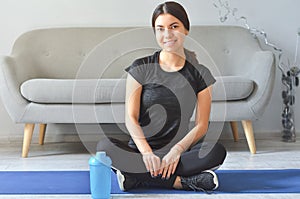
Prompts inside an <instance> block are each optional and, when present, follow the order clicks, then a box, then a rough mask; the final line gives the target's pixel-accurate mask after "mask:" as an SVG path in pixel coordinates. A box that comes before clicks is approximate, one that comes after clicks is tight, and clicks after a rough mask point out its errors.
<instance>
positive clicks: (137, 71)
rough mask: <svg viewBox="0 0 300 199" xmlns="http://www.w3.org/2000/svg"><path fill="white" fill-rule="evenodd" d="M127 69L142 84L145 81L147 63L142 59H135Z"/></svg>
mask: <svg viewBox="0 0 300 199" xmlns="http://www.w3.org/2000/svg"><path fill="white" fill-rule="evenodd" d="M125 71H126V72H128V73H129V74H130V75H131V76H132V77H133V78H134V79H135V80H136V81H137V82H139V83H140V84H141V85H143V84H144V83H145V76H146V65H145V64H144V63H142V62H141V61H140V60H135V61H134V62H133V63H132V64H131V65H130V66H129V67H127V68H125Z"/></svg>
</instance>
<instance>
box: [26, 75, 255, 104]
mask: <svg viewBox="0 0 300 199" xmlns="http://www.w3.org/2000/svg"><path fill="white" fill-rule="evenodd" d="M216 80H217V81H216V83H215V84H214V85H213V101H224V100H226V101H231V100H241V99H245V98H247V97H248V96H249V95H250V94H251V93H252V91H253V88H254V83H253V81H252V80H249V79H246V78H244V77H237V76H223V77H216ZM125 87H126V80H125V79H76V80H75V79H31V80H28V81H25V82H24V83H23V84H22V85H21V93H22V95H23V97H24V98H25V99H27V100H28V101H31V102H35V103H47V104H60V103H68V104H70V103H73V104H78V103H84V104H87V103H124V102H125Z"/></svg>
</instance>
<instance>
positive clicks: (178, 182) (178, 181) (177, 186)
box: [173, 176, 182, 189]
mask: <svg viewBox="0 0 300 199" xmlns="http://www.w3.org/2000/svg"><path fill="white" fill-rule="evenodd" d="M173 188H174V189H182V184H181V178H180V176H177V177H176V179H175V182H174V184H173Z"/></svg>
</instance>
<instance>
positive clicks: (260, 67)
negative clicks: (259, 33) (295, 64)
mask: <svg viewBox="0 0 300 199" xmlns="http://www.w3.org/2000/svg"><path fill="white" fill-rule="evenodd" d="M246 67H251V70H250V72H249V73H248V74H247V76H248V77H250V79H253V80H254V82H255V84H256V85H255V90H254V92H253V93H252V95H251V96H250V97H249V98H248V103H249V105H250V108H251V110H252V111H253V114H254V115H255V116H256V119H258V118H259V117H260V116H261V115H262V114H263V113H264V111H265V108H266V106H267V104H268V103H269V101H270V98H271V94H272V90H273V87H274V80H275V69H276V68H275V59H274V54H273V53H272V52H271V51H259V52H256V53H255V54H254V55H253V57H252V59H251V60H250V62H249V63H248V65H247V66H246Z"/></svg>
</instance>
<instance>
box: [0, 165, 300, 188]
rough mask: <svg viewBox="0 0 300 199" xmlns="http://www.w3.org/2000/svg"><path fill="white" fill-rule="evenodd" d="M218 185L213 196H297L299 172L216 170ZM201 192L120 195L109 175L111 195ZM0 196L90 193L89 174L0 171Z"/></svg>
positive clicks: (113, 175)
mask: <svg viewBox="0 0 300 199" xmlns="http://www.w3.org/2000/svg"><path fill="white" fill-rule="evenodd" d="M217 174H218V176H219V182H220V186H219V188H218V190H216V191H215V192H214V193H216V194H225V193H300V169H289V170H218V171H217ZM128 193H130V194H131V193H140V194H164V193H165V194H184V193H197V194H198V193H201V192H187V191H180V190H160V189H137V190H132V191H130V192H122V191H121V190H120V189H119V187H118V184H117V180H116V176H115V174H114V173H112V194H128ZM0 194H90V185H89V171H9V172H4V171H3V172H0Z"/></svg>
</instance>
